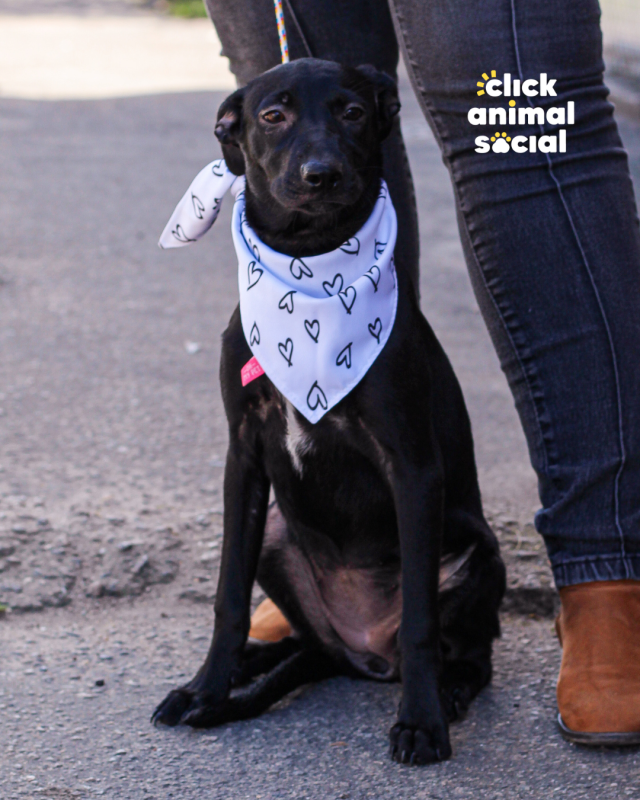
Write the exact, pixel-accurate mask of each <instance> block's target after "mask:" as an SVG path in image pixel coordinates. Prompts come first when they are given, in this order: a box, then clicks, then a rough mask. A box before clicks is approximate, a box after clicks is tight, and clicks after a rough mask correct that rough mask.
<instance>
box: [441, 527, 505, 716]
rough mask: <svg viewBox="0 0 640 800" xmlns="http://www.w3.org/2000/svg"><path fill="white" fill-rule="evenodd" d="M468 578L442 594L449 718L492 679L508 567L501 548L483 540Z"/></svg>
mask: <svg viewBox="0 0 640 800" xmlns="http://www.w3.org/2000/svg"><path fill="white" fill-rule="evenodd" d="M463 570H464V573H465V575H464V580H463V581H462V582H461V583H460V584H458V585H457V586H454V587H453V588H451V589H450V590H449V591H445V592H443V594H442V595H441V596H440V620H441V628H440V637H441V643H442V650H443V666H442V674H441V679H440V696H441V700H442V702H443V706H444V708H445V711H446V714H447V717H448V719H449V721H450V722H453V721H454V720H456V719H460V718H462V717H464V715H465V714H466V712H467V710H468V708H469V705H470V703H471V701H472V700H473V698H474V697H475V696H476V695H477V694H478V692H479V691H480V690H481V689H483V688H484V687H485V686H486V685H487V684H488V683H489V681H490V680H491V670H492V668H491V651H492V642H493V639H494V638H496V637H497V636H499V634H500V624H499V619H498V607H499V605H500V601H501V600H502V595H503V594H504V583H505V570H504V565H503V563H502V561H501V560H500V556H499V555H498V552H497V550H493V548H491V547H487V546H486V544H485V543H483V542H478V543H477V545H476V547H475V549H474V550H473V552H472V553H471V554H470V556H469V559H468V561H467V563H466V564H465V565H463Z"/></svg>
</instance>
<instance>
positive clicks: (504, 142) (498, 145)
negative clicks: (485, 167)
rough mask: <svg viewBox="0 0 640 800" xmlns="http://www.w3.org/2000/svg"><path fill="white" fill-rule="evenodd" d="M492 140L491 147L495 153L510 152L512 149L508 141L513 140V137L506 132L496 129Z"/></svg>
mask: <svg viewBox="0 0 640 800" xmlns="http://www.w3.org/2000/svg"><path fill="white" fill-rule="evenodd" d="M491 141H492V142H493V144H492V145H491V149H492V150H493V152H494V153H508V152H509V150H510V149H511V148H510V147H509V145H508V142H510V141H511V137H510V136H507V134H506V133H499V132H498V131H496V134H495V136H492V137H491Z"/></svg>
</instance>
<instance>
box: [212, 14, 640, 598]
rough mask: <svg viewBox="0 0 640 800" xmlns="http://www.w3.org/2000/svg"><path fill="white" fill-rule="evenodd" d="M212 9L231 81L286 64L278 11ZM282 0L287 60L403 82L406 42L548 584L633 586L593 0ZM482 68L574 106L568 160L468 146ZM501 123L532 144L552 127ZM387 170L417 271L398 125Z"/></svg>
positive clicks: (612, 153)
mask: <svg viewBox="0 0 640 800" xmlns="http://www.w3.org/2000/svg"><path fill="white" fill-rule="evenodd" d="M207 2H208V5H209V11H210V13H211V17H212V19H213V21H214V24H215V26H216V29H217V31H218V34H219V36H220V39H221V41H222V44H223V48H224V49H223V52H224V54H225V55H226V56H228V57H229V59H230V62H231V69H232V70H233V72H234V73H235V74H236V76H237V78H238V81H239V82H240V83H244V82H246V81H247V80H249V79H250V78H251V77H253V76H254V75H256V74H259V73H260V72H262V71H264V70H265V69H268V68H270V67H272V66H274V65H276V64H278V63H279V62H280V52H279V48H278V39H277V35H276V31H275V23H274V17H273V6H272V2H271V0H234V1H233V2H232V3H229V2H228V0H207ZM291 2H292V5H293V8H294V11H295V13H296V16H297V18H298V22H299V28H298V27H297V26H296V24H295V21H294V20H293V19H292V18H291V15H290V14H289V13H288V9H287V7H286V5H285V20H286V23H287V32H288V35H289V46H290V52H291V57H292V58H299V57H302V56H305V55H307V51H306V48H305V46H304V43H303V38H302V37H303V36H304V37H305V38H306V39H307V41H308V45H309V47H310V49H311V52H312V53H313V55H314V56H316V57H320V58H328V59H333V60H336V61H341V62H343V63H348V64H354V65H355V64H360V63H370V64H374V65H375V66H377V67H378V68H380V69H384V70H386V71H387V72H389V73H390V74H395V71H396V67H397V63H398V41H399V42H400V45H401V47H402V49H403V53H404V57H405V62H406V65H407V68H408V70H409V74H410V76H411V80H412V83H413V87H414V90H415V92H416V95H417V97H418V99H419V101H420V104H421V106H422V109H423V111H424V114H425V117H426V118H427V121H428V122H429V124H430V125H431V127H432V129H433V131H434V133H435V135H436V138H437V140H438V142H439V144H440V147H441V149H442V155H443V158H444V161H445V163H446V165H447V167H448V169H449V172H450V174H451V180H452V182H453V186H454V193H455V198H456V203H457V211H458V221H459V227H460V235H461V238H462V243H463V247H464V251H465V256H466V260H467V265H468V268H469V272H470V275H471V279H472V283H473V287H474V291H475V293H476V296H477V299H478V303H479V305H480V309H481V311H482V314H483V316H484V319H485V322H486V324H487V326H488V328H489V331H490V334H491V337H492V339H493V343H494V345H495V347H496V350H497V352H498V355H499V357H500V362H501V365H502V368H503V370H504V372H505V374H506V376H507V379H508V381H509V385H510V387H511V390H512V392H513V395H514V398H515V402H516V406H517V409H518V412H519V414H520V419H521V421H522V425H523V427H524V430H525V434H526V437H527V442H528V445H529V452H530V455H531V462H532V464H533V467H534V469H535V471H536V473H537V475H538V480H539V490H540V498H541V501H542V506H543V507H542V510H541V511H539V512H538V514H537V516H536V526H537V528H538V530H539V531H540V533H541V534H542V535H543V536H544V539H545V542H546V545H547V550H548V553H549V556H550V559H551V563H552V566H553V571H554V576H555V580H556V583H557V585H558V587H562V586H566V585H569V584H575V583H582V582H586V581H597V580H615V579H621V578H633V579H636V580H638V579H640V228H639V224H638V217H637V212H636V206H635V201H634V196H633V188H632V185H631V179H630V176H629V170H628V164H627V157H626V154H625V151H624V149H623V146H622V142H621V141H620V137H619V134H618V130H617V127H616V124H615V121H614V118H613V107H612V106H611V105H610V103H608V102H607V89H606V87H605V85H604V83H603V70H604V64H603V61H602V36H601V32H600V10H599V7H598V4H597V2H596V0H537V2H530V1H528V2H524V0H449V2H447V3H444V2H440V1H439V0H389V3H387V0H349V1H348V2H345V0H291ZM300 29H301V30H302V33H301V31H300ZM394 31H395V32H394ZM491 70H496V72H497V76H498V77H499V78H500V77H501V76H502V74H503V73H506V72H508V73H510V74H511V76H512V78H513V79H520V80H524V79H528V78H535V79H537V78H538V77H539V75H540V73H547V74H548V76H549V78H550V79H554V78H555V79H557V83H556V84H555V90H556V92H557V97H545V98H541V97H536V98H531V99H527V98H526V97H518V98H517V105H518V107H522V106H525V105H526V104H530V105H532V104H535V105H536V106H542V107H543V108H545V107H548V106H565V105H566V103H567V102H568V101H574V102H575V124H573V125H567V126H565V129H566V130H567V148H566V153H559V152H558V153H543V152H540V151H539V150H538V151H537V152H535V153H529V152H527V153H515V152H513V150H510V151H509V152H508V153H503V154H498V153H495V152H492V151H490V152H488V153H486V154H483V153H478V152H476V149H475V148H476V144H475V138H476V136H478V135H480V134H487V135H489V136H491V135H493V134H494V133H495V132H496V131H497V130H498V126H495V125H493V126H491V127H489V126H485V127H482V126H477V127H475V126H472V125H471V124H470V123H469V121H468V118H467V112H468V111H469V109H470V108H472V107H474V106H477V107H483V106H485V107H490V106H502V107H503V108H507V107H508V106H507V101H506V99H505V98H495V99H491V98H490V97H488V96H487V95H486V94H485V96H483V97H478V95H477V91H478V87H477V82H478V81H483V78H482V77H481V76H482V73H485V74H488V75H490V74H491V73H490V71H491ZM499 128H500V131H503V130H504V131H505V132H507V134H508V135H510V136H514V135H516V134H525V135H527V136H529V135H540V134H542V133H553V134H555V133H556V132H557V129H558V126H557V125H556V126H552V125H550V124H549V123H547V122H545V123H543V125H542V126H540V127H538V126H537V125H535V124H534V125H531V126H529V127H522V126H518V128H517V129H514V128H510V127H509V126H508V125H506V126H503V125H500V126H499ZM543 128H544V130H543ZM385 172H386V175H385V177H386V179H387V182H388V184H389V186H390V190H391V194H392V197H393V200H394V203H395V206H396V209H397V211H398V218H399V221H400V226H401V229H400V235H399V241H400V242H402V243H403V245H402V246H403V247H406V248H407V249H408V253H409V255H410V256H411V258H412V261H413V263H415V265H416V270H417V264H418V236H417V222H416V213H415V201H414V196H413V187H412V182H411V175H410V172H409V168H408V164H407V161H406V155H405V151H404V145H403V143H402V137H401V134H400V132H399V130H398V131H396V132H395V133H394V135H393V136H392V137H391V139H390V140H389V141H388V142H387V143H386V146H385Z"/></svg>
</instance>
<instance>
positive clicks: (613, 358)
mask: <svg viewBox="0 0 640 800" xmlns="http://www.w3.org/2000/svg"><path fill="white" fill-rule="evenodd" d="M510 4H511V27H512V32H513V46H514V50H515V56H516V64H517V67H518V76H519V78H520V80H521V81H522V80H524V75H523V72H522V63H521V61H520V48H519V44H518V29H517V21H516V4H515V0H510ZM527 100H528V104H529V106H530V107H533V102H532V100H531V98H530V97H528V98H527ZM538 127H539V130H540V132H541V133H544V126H542V125H539V126H538ZM545 157H546V161H547V169H548V172H549V175H550V177H551V180H552V181H553V183H554V185H555V187H556V190H557V192H558V196H559V198H560V202H561V203H562V207H563V209H564V212H565V214H566V216H567V219H568V221H569V224H570V226H571V231H572V233H573V236H574V239H575V241H576V244H577V245H578V250H579V251H580V256H581V258H582V263H583V265H584V268H585V270H586V272H587V275H588V277H589V282H590V283H591V288H592V289H593V293H594V295H595V298H596V302H597V304H598V309H599V311H600V316H601V317H602V321H603V323H604V327H605V330H606V332H607V340H608V343H609V350H610V353H611V362H612V367H613V374H614V378H615V384H616V402H617V410H618V439H619V443H620V465H619V467H618V470H617V472H616V477H615V480H614V491H613V500H614V518H615V525H616V529H617V531H618V536H619V538H620V555H621V557H622V559H623V561H624V560H625V559H626V547H625V542H624V533H623V531H622V525H621V523H620V478H621V476H622V472H623V470H624V467H625V464H626V448H625V445H624V428H623V422H622V393H621V389H620V375H619V371H618V359H617V356H616V350H615V347H614V344H613V336H612V334H611V327H610V325H609V320H608V319H607V315H606V313H605V310H604V306H603V304H602V298H601V297H600V292H599V291H598V287H597V286H596V282H595V278H594V277H593V272H592V270H591V266H590V265H589V260H588V258H587V254H586V253H585V250H584V247H583V245H582V241H581V239H580V235H579V234H578V230H577V228H576V225H575V222H574V219H573V216H572V214H571V211H570V209H569V205H568V203H567V201H566V198H565V196H564V192H563V191H562V185H561V183H560V181H559V179H558V178H557V176H556V174H555V172H554V170H553V162H552V160H551V156H550V154H549V153H545ZM625 569H626V571H627V575H628V574H629V568H628V565H627V564H626V561H625Z"/></svg>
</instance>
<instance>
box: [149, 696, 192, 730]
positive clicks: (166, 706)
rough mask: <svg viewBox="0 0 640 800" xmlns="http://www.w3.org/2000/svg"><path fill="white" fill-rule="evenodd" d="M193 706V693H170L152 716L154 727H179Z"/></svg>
mask: <svg viewBox="0 0 640 800" xmlns="http://www.w3.org/2000/svg"><path fill="white" fill-rule="evenodd" d="M190 704H191V693H190V692H189V691H187V690H186V689H174V690H173V691H171V692H169V694H168V695H167V696H166V697H165V699H164V700H163V701H162V702H161V703H160V705H159V706H158V707H157V708H156V710H155V711H154V712H153V714H152V716H151V722H152V723H153V724H154V725H158V724H160V725H171V726H173V725H177V724H178V723H179V722H180V720H181V718H182V715H183V714H184V713H185V711H186V710H187V709H188V708H189V705H190Z"/></svg>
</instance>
